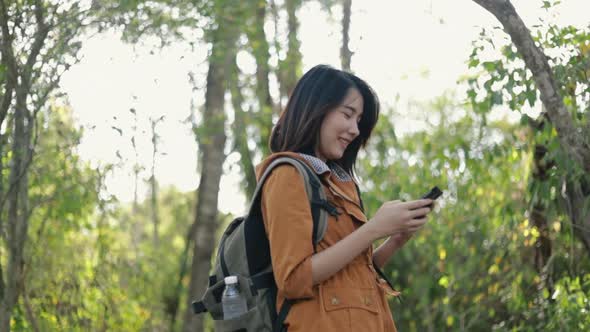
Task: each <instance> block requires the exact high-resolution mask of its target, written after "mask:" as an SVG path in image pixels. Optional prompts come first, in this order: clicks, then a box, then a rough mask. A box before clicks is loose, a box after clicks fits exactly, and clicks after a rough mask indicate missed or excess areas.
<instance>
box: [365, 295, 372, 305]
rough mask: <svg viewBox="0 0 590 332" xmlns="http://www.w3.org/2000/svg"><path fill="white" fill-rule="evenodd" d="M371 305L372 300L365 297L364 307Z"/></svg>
mask: <svg viewBox="0 0 590 332" xmlns="http://www.w3.org/2000/svg"><path fill="white" fill-rule="evenodd" d="M371 304H373V300H371V298H370V297H365V305H367V306H370V305H371Z"/></svg>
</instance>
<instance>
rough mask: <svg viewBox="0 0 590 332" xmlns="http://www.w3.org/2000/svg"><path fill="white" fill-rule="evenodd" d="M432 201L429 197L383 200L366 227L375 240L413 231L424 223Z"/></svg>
mask: <svg viewBox="0 0 590 332" xmlns="http://www.w3.org/2000/svg"><path fill="white" fill-rule="evenodd" d="M432 202H433V200H431V199H418V200H415V201H409V202H401V201H390V202H385V203H383V205H381V207H380V208H379V210H377V213H375V216H373V219H371V220H370V221H369V222H368V223H367V227H369V230H370V232H371V234H372V236H373V237H374V239H375V240H377V239H381V238H384V237H387V236H390V235H392V234H398V233H410V234H411V233H414V232H416V231H417V230H418V229H419V228H421V227H422V226H423V225H424V224H425V223H426V221H427V218H426V215H427V214H428V213H430V211H431V209H430V208H429V207H428V205H430V204H432Z"/></svg>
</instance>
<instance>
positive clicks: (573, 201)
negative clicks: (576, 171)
mask: <svg viewBox="0 0 590 332" xmlns="http://www.w3.org/2000/svg"><path fill="white" fill-rule="evenodd" d="M473 1H474V2H475V3H477V4H479V5H480V6H482V7H483V8H484V9H486V10H487V11H489V12H490V13H492V14H493V15H494V16H495V17H496V18H497V19H498V20H499V21H500V23H502V26H503V27H504V30H505V31H506V32H507V33H508V34H509V35H510V38H511V39H512V42H513V43H514V45H515V46H516V48H517V49H518V52H519V53H520V55H521V57H522V58H523V60H524V62H525V64H526V67H527V68H528V69H529V70H530V71H531V72H532V73H533V79H534V80H535V84H536V86H537V89H538V90H539V92H540V96H541V101H542V103H543V106H544V108H545V110H546V112H547V117H548V119H549V121H550V122H551V124H552V125H553V127H554V128H555V130H556V131H557V136H558V138H559V142H560V146H561V148H562V149H563V150H564V151H565V152H566V153H567V155H568V156H569V157H570V158H571V160H572V161H574V162H576V163H577V164H578V165H579V166H580V168H581V169H582V170H583V171H584V172H585V174H583V175H582V176H578V177H577V178H575V179H573V178H570V179H567V180H566V181H565V184H566V194H567V198H566V204H567V208H568V215H569V217H570V220H571V222H572V224H573V227H574V230H575V233H576V235H577V236H578V237H579V238H580V239H581V240H582V242H583V243H584V246H585V247H586V249H587V252H588V254H590V212H585V211H586V209H585V208H584V207H585V201H586V198H585V196H584V193H583V191H582V189H581V187H580V180H581V179H583V178H584V177H588V176H589V175H590V143H588V142H589V141H590V139H588V136H589V133H588V132H584V131H583V130H582V128H584V127H588V126H589V124H588V122H586V124H583V125H582V126H581V127H576V125H575V124H574V122H573V119H572V115H571V114H570V112H569V111H568V109H567V108H566V107H565V105H564V103H563V98H562V97H561V95H560V94H559V89H558V88H557V84H556V81H555V78H554V75H553V71H552V69H551V67H550V66H549V62H548V60H547V57H546V56H545V54H544V53H543V51H542V50H541V49H540V48H539V47H538V46H537V45H535V42H534V40H533V38H532V36H531V33H530V31H529V30H528V28H527V27H526V25H525V24H524V22H523V21H522V19H521V18H520V16H519V15H518V13H517V12H516V9H514V6H513V5H512V3H511V2H510V1H509V0H473Z"/></svg>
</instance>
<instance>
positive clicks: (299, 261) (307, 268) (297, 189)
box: [261, 165, 314, 299]
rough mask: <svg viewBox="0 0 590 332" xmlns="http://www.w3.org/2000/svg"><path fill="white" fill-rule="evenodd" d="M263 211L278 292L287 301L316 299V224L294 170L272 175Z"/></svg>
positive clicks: (279, 169)
mask: <svg viewBox="0 0 590 332" xmlns="http://www.w3.org/2000/svg"><path fill="white" fill-rule="evenodd" d="M261 208H262V217H263V219H264V226H265V229H266V234H267V236H268V239H269V244H270V254H271V259H272V267H273V271H274V276H275V280H276V282H277V287H278V289H279V291H280V292H282V293H283V295H284V296H285V297H286V298H288V299H301V298H310V297H313V281H312V271H311V256H312V255H313V254H314V251H313V244H312V232H313V220H312V216H311V208H310V206H309V199H308V198H307V193H306V192H305V185H304V183H303V178H302V177H301V175H300V174H299V172H298V171H297V169H295V167H293V166H291V165H280V166H278V167H277V168H276V169H274V170H273V171H272V173H271V174H270V176H269V177H268V178H267V180H266V183H265V184H264V187H263V188H262V199H261Z"/></svg>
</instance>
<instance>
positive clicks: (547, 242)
mask: <svg viewBox="0 0 590 332" xmlns="http://www.w3.org/2000/svg"><path fill="white" fill-rule="evenodd" d="M546 153H547V148H546V147H545V146H543V145H539V144H537V145H536V146H535V151H534V154H533V176H532V178H533V179H532V180H533V181H535V182H537V183H542V182H546V181H547V180H548V179H549V174H548V172H549V171H550V169H551V167H553V165H554V162H553V161H552V160H549V161H547V160H545V159H544V157H545V155H546ZM531 205H532V208H531V210H530V211H529V212H530V219H531V223H532V225H533V227H535V228H536V229H537V231H538V232H539V236H538V237H537V239H536V241H535V269H536V270H537V273H539V277H540V279H541V282H542V284H543V287H544V288H547V290H548V291H549V293H550V294H551V293H553V280H552V276H551V275H552V274H551V271H550V266H548V263H549V260H550V257H551V252H552V245H551V238H550V236H549V225H548V221H547V207H546V205H545V204H544V203H543V202H541V201H536V202H532V204H531Z"/></svg>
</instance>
